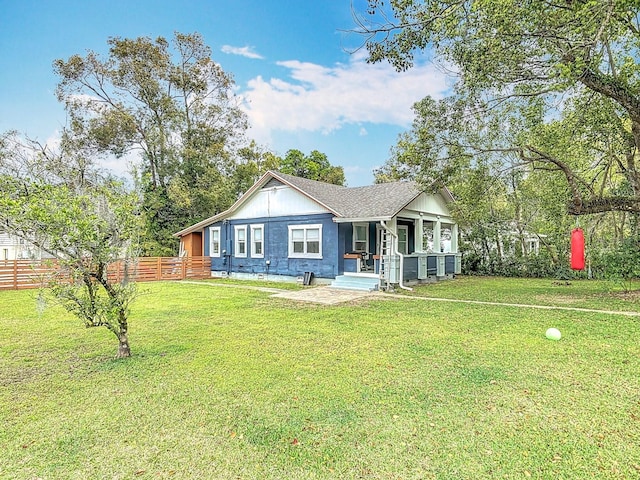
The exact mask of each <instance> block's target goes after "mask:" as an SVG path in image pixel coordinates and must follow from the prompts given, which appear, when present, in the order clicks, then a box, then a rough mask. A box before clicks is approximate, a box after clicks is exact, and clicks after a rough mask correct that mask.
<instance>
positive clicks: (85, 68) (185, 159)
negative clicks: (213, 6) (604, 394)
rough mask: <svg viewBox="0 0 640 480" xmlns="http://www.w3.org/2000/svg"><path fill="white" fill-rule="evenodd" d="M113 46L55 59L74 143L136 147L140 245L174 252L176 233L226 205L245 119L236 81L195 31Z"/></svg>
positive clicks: (113, 149) (117, 41)
mask: <svg viewBox="0 0 640 480" xmlns="http://www.w3.org/2000/svg"><path fill="white" fill-rule="evenodd" d="M108 44H109V47H110V49H109V54H108V56H107V57H106V58H102V57H101V56H99V55H98V54H96V53H94V52H88V53H87V54H86V55H85V56H80V55H73V56H71V57H69V59H67V60H63V59H59V60H56V61H55V62H54V70H55V72H56V73H57V74H58V76H59V78H60V81H59V84H58V87H57V90H56V92H57V95H58V98H59V100H60V101H62V102H64V104H65V106H66V109H67V112H68V115H69V118H70V129H71V130H72V131H73V136H74V137H75V138H76V141H77V142H82V143H83V145H84V148H87V149H92V150H93V151H95V152H108V153H110V154H114V155H116V156H123V155H125V154H138V155H139V157H140V159H141V163H140V166H139V170H138V173H139V179H138V181H139V182H140V184H141V187H142V189H143V192H144V211H145V217H146V219H147V228H146V236H145V240H144V243H143V245H144V249H143V250H144V253H154V254H173V253H174V251H175V239H174V238H173V237H172V234H173V233H174V232H175V231H176V230H178V229H180V228H182V227H183V226H184V225H185V224H188V223H190V222H193V221H198V220H201V219H203V218H206V217H208V216H210V215H212V214H214V213H217V212H219V211H220V210H223V209H225V208H226V207H228V206H229V205H230V204H231V203H232V202H233V201H234V200H235V196H236V195H237V192H233V191H230V190H229V189H228V188H227V187H226V183H227V180H228V178H229V177H230V176H231V175H233V173H234V171H235V166H236V161H237V149H238V148H239V147H240V146H242V145H243V141H244V133H245V130H246V126H247V124H246V118H245V116H244V114H243V113H242V111H241V110H240V108H239V105H238V101H237V99H236V97H235V96H234V93H233V87H234V83H233V79H232V78H231V76H230V75H229V74H227V73H225V72H224V71H223V70H222V68H221V67H220V66H219V65H218V64H217V63H216V62H215V61H214V60H213V59H212V58H211V50H210V48H209V47H208V46H206V45H205V43H204V40H203V38H202V37H201V36H200V35H199V34H197V33H194V34H181V33H175V35H174V37H173V39H172V42H169V41H167V40H166V39H165V38H163V37H158V38H157V39H155V40H152V39H150V38H146V37H140V38H136V39H123V38H118V37H116V38H111V39H109V40H108Z"/></svg>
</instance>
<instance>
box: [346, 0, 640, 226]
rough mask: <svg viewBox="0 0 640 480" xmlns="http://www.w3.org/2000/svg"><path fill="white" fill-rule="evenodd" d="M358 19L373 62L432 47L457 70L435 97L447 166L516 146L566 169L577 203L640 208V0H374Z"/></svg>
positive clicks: (578, 209) (405, 59)
mask: <svg viewBox="0 0 640 480" xmlns="http://www.w3.org/2000/svg"><path fill="white" fill-rule="evenodd" d="M357 18H358V22H359V26H358V31H359V32H360V33H361V34H363V35H364V36H365V46H366V48H367V50H368V52H369V60H370V61H372V62H377V61H382V60H388V61H390V62H391V63H392V64H393V65H395V66H396V67H397V68H398V69H400V70H403V69H407V68H410V67H411V66H412V64H413V62H414V54H415V52H416V51H419V50H424V49H427V48H429V49H431V50H432V51H433V52H434V55H435V57H436V58H437V59H438V60H439V61H441V62H442V63H443V64H444V65H446V66H447V68H448V69H449V70H450V71H451V72H455V75H457V80H458V81H457V83H456V84H455V92H454V95H453V96H452V98H451V99H446V100H444V101H442V102H439V103H434V105H433V107H434V110H433V111H434V114H433V116H434V118H440V119H441V120H442V121H443V123H445V124H446V125H445V126H443V127H442V128H439V129H438V130H439V132H440V134H441V135H440V139H442V140H443V142H442V143H440V144H439V145H436V146H435V147H432V148H431V153H437V154H439V158H440V160H441V162H440V168H439V170H438V171H439V172H442V173H444V174H445V175H444V177H446V174H447V173H448V171H451V170H455V166H456V162H460V161H464V157H465V156H472V157H474V158H477V157H478V156H493V157H502V158H503V159H506V160H505V163H506V162H508V161H510V160H512V159H513V157H514V155H515V157H516V158H517V159H518V160H519V161H520V162H523V163H528V164H529V165H531V166H533V168H536V169H539V170H541V171H542V170H545V171H548V172H555V173H557V174H560V175H562V176H563V178H564V180H565V181H566V184H567V186H568V192H567V193H568V199H567V200H568V204H567V207H568V211H569V212H570V213H571V214H575V215H583V214H593V213H600V212H608V211H619V212H631V213H632V214H635V215H636V216H637V214H638V212H640V170H639V167H638V162H637V156H638V148H639V147H640V94H639V93H638V85H640V68H639V65H638V62H637V59H638V57H639V54H640V35H639V33H640V24H639V19H640V5H639V4H638V3H637V1H635V0H610V1H601V2H600V1H584V0H566V1H563V2H546V1H536V2H522V1H516V0H427V1H424V2H422V1H417V0H408V1H403V2H390V3H387V2H383V1H382V0H369V1H368V9H367V11H366V12H365V13H362V14H359V15H358V16H357ZM583 107H584V108H583ZM561 115H562V118H561V119H560V120H559V121H558V118H559V117H560V116H561ZM580 122H582V124H580ZM568 124H572V125H573V126H574V127H576V128H577V130H576V131H573V130H566V128H565V127H566V126H567V125H568ZM539 134H542V137H541V136H540V135H539ZM607 136H608V137H609V140H606V138H607ZM553 137H555V138H556V139H559V138H561V137H562V139H563V140H562V143H564V144H565V145H570V146H571V148H568V149H565V150H563V151H560V150H559V149H552V148H550V146H551V145H552V144H553V143H552V142H551V139H552V138H553ZM605 140H606V141H605ZM581 150H582V152H580V151H581ZM580 153H587V154H588V156H587V157H585V158H582V162H577V163H576V160H577V159H578V160H579V155H580ZM586 165H592V166H595V168H586ZM635 223H636V224H637V221H636V222H635Z"/></svg>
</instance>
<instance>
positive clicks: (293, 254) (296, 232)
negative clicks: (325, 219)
mask: <svg viewBox="0 0 640 480" xmlns="http://www.w3.org/2000/svg"><path fill="white" fill-rule="evenodd" d="M289 257H290V258H322V225H289Z"/></svg>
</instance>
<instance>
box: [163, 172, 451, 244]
mask: <svg viewBox="0 0 640 480" xmlns="http://www.w3.org/2000/svg"><path fill="white" fill-rule="evenodd" d="M273 179H276V180H278V181H280V182H282V183H283V184H284V185H287V186H289V187H291V188H293V189H295V190H297V191H298V192H300V193H301V194H302V195H304V196H306V197H307V198H310V199H311V200H313V201H315V202H316V203H318V204H319V205H321V206H323V207H324V208H326V209H327V210H329V211H330V212H332V213H333V214H334V215H335V216H336V217H337V218H339V219H341V220H342V221H348V220H349V219H390V218H392V217H394V216H395V215H397V214H398V213H399V212H400V211H401V210H402V209H403V208H405V207H406V206H407V205H409V204H410V203H411V202H412V201H413V200H415V199H416V198H417V197H418V196H419V195H420V194H421V193H422V192H423V191H422V190H421V189H420V187H419V186H418V184H417V183H416V182H413V181H409V182H404V181H401V182H391V183H380V184H376V185H369V186H366V187H344V186H342V185H333V184H330V183H324V182H318V181H316V180H309V179H307V178H301V177H296V176H294V175H289V174H286V173H280V172H274V171H271V170H269V171H268V172H266V173H265V174H264V175H263V176H262V177H260V179H259V180H258V181H257V182H256V183H255V184H254V185H253V186H252V187H251V188H250V189H249V190H247V192H246V193H245V194H244V195H242V197H240V199H239V200H238V201H237V202H236V203H234V204H233V205H232V206H231V207H230V208H229V209H228V210H226V211H224V212H221V213H219V214H217V215H214V216H213V217H210V218H207V219H206V220H203V221H201V222H198V223H196V224H195V225H192V226H190V227H188V228H186V229H184V230H181V231H179V232H178V233H176V234H175V236H177V237H180V236H182V235H186V234H188V233H191V232H193V231H196V230H199V229H200V228H202V227H205V226H206V225H209V224H211V223H214V222H216V221H219V220H222V219H224V218H226V217H228V216H230V215H231V214H232V213H233V212H235V211H236V210H238V208H240V206H242V205H243V204H244V203H246V202H247V201H248V200H249V199H250V198H251V197H252V195H253V194H254V193H255V192H256V191H258V190H260V189H261V188H262V187H264V186H265V185H266V184H267V183H268V182H269V181H272V180H273ZM442 193H443V196H444V197H445V199H447V200H449V201H452V200H453V197H452V196H451V193H450V192H449V191H448V190H446V189H444V190H443V192H442Z"/></svg>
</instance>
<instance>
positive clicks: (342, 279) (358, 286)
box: [331, 275, 379, 292]
mask: <svg viewBox="0 0 640 480" xmlns="http://www.w3.org/2000/svg"><path fill="white" fill-rule="evenodd" d="M378 282H379V280H378V278H377V277H374V276H366V277H365V276H362V277H361V276H354V275H338V276H337V277H336V279H335V280H334V281H333V282H331V288H340V289H343V290H361V291H364V292H372V291H374V290H378Z"/></svg>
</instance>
